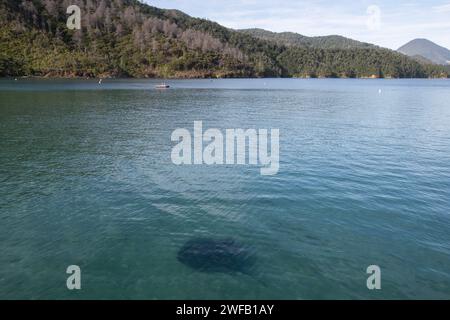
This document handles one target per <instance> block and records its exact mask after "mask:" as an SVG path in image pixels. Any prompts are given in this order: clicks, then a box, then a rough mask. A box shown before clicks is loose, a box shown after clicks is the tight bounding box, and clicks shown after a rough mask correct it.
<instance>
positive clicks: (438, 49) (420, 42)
mask: <svg viewBox="0 0 450 320" xmlns="http://www.w3.org/2000/svg"><path fill="white" fill-rule="evenodd" d="M397 51H399V52H401V53H403V54H405V55H407V56H410V57H414V56H421V57H423V58H425V59H427V60H429V61H431V62H433V63H435V64H440V65H450V50H449V49H447V48H445V47H442V46H440V45H438V44H436V43H434V42H432V41H430V40H428V39H424V38H417V39H414V40H411V41H409V42H408V43H406V44H404V45H403V46H401V47H400V48H398V50H397Z"/></svg>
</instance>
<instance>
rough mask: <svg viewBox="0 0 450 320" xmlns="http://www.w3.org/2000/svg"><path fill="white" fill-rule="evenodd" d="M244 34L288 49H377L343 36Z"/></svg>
mask: <svg viewBox="0 0 450 320" xmlns="http://www.w3.org/2000/svg"><path fill="white" fill-rule="evenodd" d="M239 31H240V32H242V33H245V34H248V35H251V36H253V37H255V38H259V39H263V40H269V41H274V42H276V43H278V44H280V45H285V46H288V47H310V48H316V49H355V48H366V49H367V48H371V49H375V48H377V47H376V46H374V45H373V44H370V43H365V42H360V41H356V40H353V39H349V38H345V37H342V36H337V35H334V36H323V37H307V36H304V35H301V34H298V33H295V32H280V33H277V32H271V31H267V30H264V29H258V28H254V29H242V30H239Z"/></svg>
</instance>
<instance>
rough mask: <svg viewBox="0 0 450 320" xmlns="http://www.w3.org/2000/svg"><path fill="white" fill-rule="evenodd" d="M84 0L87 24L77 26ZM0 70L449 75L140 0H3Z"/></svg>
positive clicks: (378, 52)
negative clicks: (73, 14)
mask: <svg viewBox="0 0 450 320" xmlns="http://www.w3.org/2000/svg"><path fill="white" fill-rule="evenodd" d="M70 5H78V6H79V7H80V10H81V20H82V21H81V30H69V29H68V28H67V25H66V22H67V18H68V15H67V14H66V10H67V7H68V6H70ZM0 76H14V77H15V76H45V77H158V78H205V77H348V78H366V77H371V78H382V77H385V78H424V77H448V76H449V73H448V71H445V70H444V68H443V67H440V66H436V65H429V64H423V63H419V62H417V61H416V60H414V59H412V58H410V57H407V56H405V55H403V54H401V53H398V52H395V51H392V50H388V49H383V48H378V47H375V46H373V45H369V44H364V43H361V42H358V41H354V40H351V39H346V38H344V37H339V36H330V37H314V38H308V37H304V36H301V35H297V34H294V33H285V34H281V35H280V34H275V33H270V32H267V31H264V30H262V31H260V32H257V31H236V30H232V29H230V28H226V27H224V26H221V25H220V24H218V23H215V22H213V21H209V20H205V19H198V18H194V17H191V16H189V15H187V14H185V13H183V12H181V11H178V10H164V9H159V8H155V7H152V6H149V5H146V4H144V3H142V2H140V1H138V0H0Z"/></svg>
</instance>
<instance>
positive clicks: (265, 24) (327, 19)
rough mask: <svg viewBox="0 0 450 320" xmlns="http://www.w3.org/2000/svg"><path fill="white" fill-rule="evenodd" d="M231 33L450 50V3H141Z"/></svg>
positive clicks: (381, 0) (222, 0)
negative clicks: (428, 44)
mask: <svg viewBox="0 0 450 320" xmlns="http://www.w3.org/2000/svg"><path fill="white" fill-rule="evenodd" d="M143 1H144V2H146V3H148V4H150V5H153V6H155V7H159V8H165V9H178V10H181V11H183V12H185V13H187V14H189V15H191V16H194V17H199V18H206V19H209V20H212V21H216V22H218V23H220V24H221V25H224V26H226V27H229V28H234V29H243V28H262V29H266V30H270V31H274V32H283V31H292V32H297V33H300V34H303V35H306V36H324V35H335V34H337V35H342V36H345V37H348V38H352V39H355V40H359V41H364V42H369V43H374V44H376V45H379V46H383V47H387V48H391V49H398V48H399V47H400V46H402V45H403V44H405V43H407V42H408V41H410V40H413V39H415V38H426V39H428V40H431V41H433V42H435V43H437V44H439V45H441V46H444V47H447V48H449V49H450V0H421V1H420V0H396V1H391V0H378V1H376V0H360V1H358V0H353V1H352V0H334V1H332V0H284V1H279V0H143Z"/></svg>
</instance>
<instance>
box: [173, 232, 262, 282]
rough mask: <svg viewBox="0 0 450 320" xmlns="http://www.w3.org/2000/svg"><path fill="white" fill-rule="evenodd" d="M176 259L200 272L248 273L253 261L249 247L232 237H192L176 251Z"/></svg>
mask: <svg viewBox="0 0 450 320" xmlns="http://www.w3.org/2000/svg"><path fill="white" fill-rule="evenodd" d="M177 258H178V261H180V262H181V263H183V264H185V265H187V266H189V267H191V268H193V269H195V270H198V271H202V272H222V273H233V272H241V273H245V274H248V273H249V272H250V270H251V269H252V266H253V264H254V262H255V259H254V254H253V250H252V249H251V247H249V246H246V245H243V244H241V243H239V242H238V241H237V240H235V239H232V238H226V239H214V238H194V239H191V240H189V241H187V242H186V243H185V244H184V245H183V247H181V249H180V250H179V251H178V256H177Z"/></svg>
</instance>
